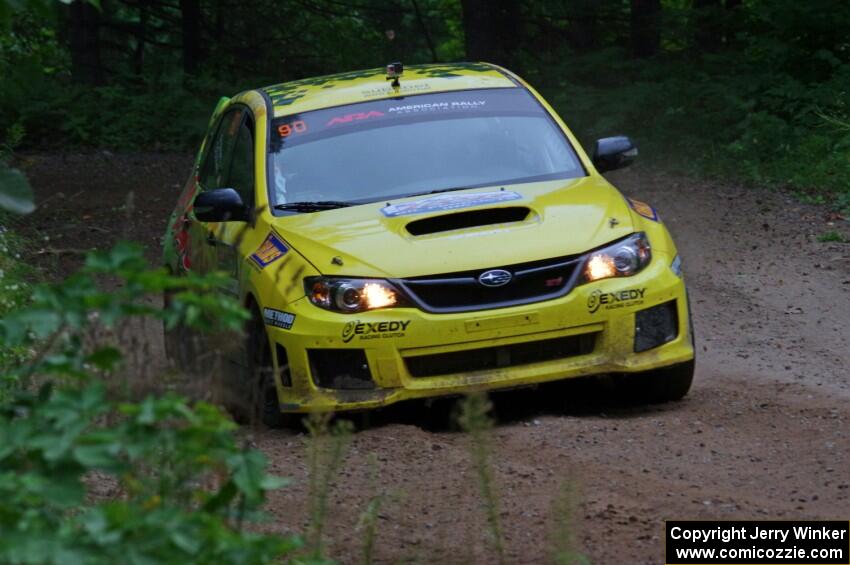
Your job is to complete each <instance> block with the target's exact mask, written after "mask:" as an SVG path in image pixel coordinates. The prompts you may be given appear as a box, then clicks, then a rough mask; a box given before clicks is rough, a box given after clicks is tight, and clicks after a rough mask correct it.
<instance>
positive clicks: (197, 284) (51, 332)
mask: <svg viewBox="0 0 850 565" xmlns="http://www.w3.org/2000/svg"><path fill="white" fill-rule="evenodd" d="M102 276H112V277H118V278H119V279H120V283H119V284H117V285H115V287H114V288H110V289H103V288H99V286H98V277H102ZM226 280H227V279H226V276H225V275H222V274H211V275H206V276H199V275H189V276H186V277H179V276H175V275H171V274H169V273H168V272H167V271H166V270H165V269H156V270H150V269H148V268H147V263H146V261H145V259H144V257H143V256H142V250H141V247H140V246H138V245H136V244H131V243H126V242H125V243H119V244H117V245H116V246H114V247H113V248H111V249H109V250H106V251H100V252H93V253H91V254H89V255H88V256H87V258H86V261H85V264H84V266H83V268H82V269H81V270H80V271H79V272H78V273H76V274H73V275H71V276H69V277H68V278H67V279H65V280H64V281H62V282H61V283H58V284H53V285H41V286H38V287H37V288H36V289H35V291H34V292H33V296H32V300H31V302H30V303H29V304H28V305H27V306H25V307H23V308H19V309H16V310H14V311H12V312H10V313H9V314H8V315H7V316H5V317H4V319H3V320H0V343H2V344H3V345H4V346H6V347H32V348H38V349H39V351H40V352H39V354H38V355H37V356H36V357H35V358H34V359H33V361H32V363H29V364H28V365H25V366H23V367H21V368H19V369H18V370H16V371H14V374H15V375H16V376H18V377H29V376H31V375H34V374H40V375H51V374H52V375H58V376H66V377H67V376H80V377H85V376H86V375H87V374H88V372H89V370H90V369H95V370H99V371H104V372H108V371H111V370H112V369H114V368H115V367H116V365H117V364H118V362H119V361H120V359H121V355H120V352H119V351H117V350H115V348H114V347H113V346H106V347H102V346H100V344H97V343H95V344H94V345H93V347H86V343H85V341H86V340H85V338H86V336H87V335H89V332H91V331H92V330H93V329H94V328H96V327H101V326H102V327H106V328H109V327H114V326H115V325H116V324H120V323H124V322H125V321H126V319H128V318H130V317H143V316H146V317H152V318H156V319H160V320H162V321H163V322H164V324H165V325H166V327H167V328H173V327H175V326H176V325H177V324H185V325H187V326H189V327H191V328H194V329H197V330H204V329H206V328H210V327H213V322H215V327H217V328H218V329H221V330H227V329H230V330H234V331H238V330H240V329H241V326H242V323H243V322H244V320H246V319H247V316H248V314H247V313H246V312H245V311H244V309H242V308H241V306H239V305H238V304H236V303H234V302H233V301H232V300H231V299H230V298H228V297H227V296H226V295H225V294H223V293H216V292H212V291H214V290H215V289H218V288H221V286H223V285H224V284H225V283H226ZM166 291H169V293H170V295H171V297H172V299H171V300H170V302H169V304H168V306H167V307H166V308H160V307H158V306H157V305H156V303H155V302H153V301H152V300H150V297H151V295H162V293H164V292H166Z"/></svg>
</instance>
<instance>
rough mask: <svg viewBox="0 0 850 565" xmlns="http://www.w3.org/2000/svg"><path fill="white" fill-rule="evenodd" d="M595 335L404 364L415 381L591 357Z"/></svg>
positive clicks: (417, 359)
mask: <svg viewBox="0 0 850 565" xmlns="http://www.w3.org/2000/svg"><path fill="white" fill-rule="evenodd" d="M596 335H597V333H596V332H594V333H588V334H582V335H571V336H567V337H557V338H553V339H544V340H541V341H529V342H526V343H514V344H511V345H501V346H497V347H485V348H482V349H471V350H470V349H467V350H464V351H454V352H452V353H436V354H434V355H418V356H416V357H405V358H404V363H405V365H406V366H407V372H408V373H410V374H411V376H414V377H436V376H439V375H451V374H454V373H468V372H471V371H486V370H490V369H500V368H503V367H516V366H518V365H530V364H531V363H542V362H544V361H554V360H556V359H566V358H568V357H575V356H577V355H586V354H588V353H592V352H593V347H594V345H595V343H596Z"/></svg>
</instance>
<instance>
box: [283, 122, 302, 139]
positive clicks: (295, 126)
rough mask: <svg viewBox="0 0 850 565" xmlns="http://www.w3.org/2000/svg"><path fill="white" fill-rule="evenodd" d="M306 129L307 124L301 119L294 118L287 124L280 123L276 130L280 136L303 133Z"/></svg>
mask: <svg viewBox="0 0 850 565" xmlns="http://www.w3.org/2000/svg"><path fill="white" fill-rule="evenodd" d="M306 131H307V124H305V123H304V121H303V120H296V121H294V122H291V123H288V124H283V125H280V126H278V128H277V132H278V133H279V134H280V136H281V137H289V136H290V135H292V134H294V133H304V132H306Z"/></svg>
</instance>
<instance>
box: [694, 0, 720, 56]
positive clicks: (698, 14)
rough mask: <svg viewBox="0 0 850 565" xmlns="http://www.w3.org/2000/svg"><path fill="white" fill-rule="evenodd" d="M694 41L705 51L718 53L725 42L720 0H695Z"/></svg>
mask: <svg viewBox="0 0 850 565" xmlns="http://www.w3.org/2000/svg"><path fill="white" fill-rule="evenodd" d="M693 9H694V12H695V14H694V28H695V29H694V43H695V45H696V47H697V49H699V50H700V51H702V52H704V53H716V52H717V51H719V50H720V47H721V45H722V44H723V31H724V30H723V19H724V18H723V14H722V13H721V10H722V6H721V5H720V0H694V8H693Z"/></svg>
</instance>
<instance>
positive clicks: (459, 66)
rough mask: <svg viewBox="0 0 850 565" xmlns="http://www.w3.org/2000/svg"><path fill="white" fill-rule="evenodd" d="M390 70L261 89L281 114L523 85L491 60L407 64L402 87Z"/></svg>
mask: <svg viewBox="0 0 850 565" xmlns="http://www.w3.org/2000/svg"><path fill="white" fill-rule="evenodd" d="M386 72H387V71H386V69H385V68H379V69H368V70H364V71H352V72H348V73H339V74H335V75H327V76H321V77H313V78H306V79H301V80H296V81H292V82H284V83H281V84H276V85H272V86H266V87H263V88H260V89H259V90H260V92H261V93H263V94H264V95H266V96H268V98H269V100H271V105H272V107H273V108H274V110H273V112H272V114H273V116H274V117H280V116H286V115H291V114H298V113H301V112H307V111H310V110H318V109H320V108H330V107H333V106H342V105H346V104H355V103H357V102H368V101H370V100H379V99H381V98H392V97H397V96H399V95H402V96H411V95H415V94H428V93H431V92H447V91H452V90H472V89H480V88H514V87H517V86H519V82H518V81H517V79H516V78H515V77H513V76H512V75H511V74H510V73H509V72H508V71H506V70H504V69H502V68H500V67H497V66H495V65H491V64H488V63H449V64H432V65H412V66H410V67H405V69H404V73H403V74H402V75H401V78H400V79H399V82H400V87H399V88H398V89H395V88H393V87H392V86H390V83H389V82H388V80H387V78H386Z"/></svg>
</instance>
